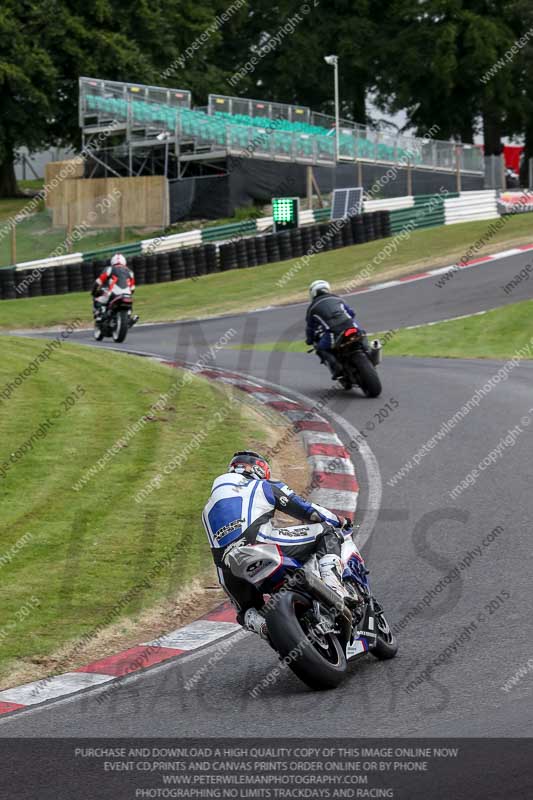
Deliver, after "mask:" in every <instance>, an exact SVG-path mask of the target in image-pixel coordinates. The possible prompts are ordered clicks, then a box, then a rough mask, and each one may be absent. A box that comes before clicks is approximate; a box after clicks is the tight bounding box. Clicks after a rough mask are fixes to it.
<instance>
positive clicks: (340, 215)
mask: <svg viewBox="0 0 533 800" xmlns="http://www.w3.org/2000/svg"><path fill="white" fill-rule="evenodd" d="M362 211H363V189H362V187H360V186H353V187H351V188H348V189H334V190H333V201H332V203H331V219H345V217H355V216H357V215H358V214H361V213H362Z"/></svg>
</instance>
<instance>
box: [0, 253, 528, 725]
mask: <svg viewBox="0 0 533 800" xmlns="http://www.w3.org/2000/svg"><path fill="white" fill-rule="evenodd" d="M530 258H531V256H530V255H528V254H527V253H524V254H522V255H520V256H516V257H509V258H507V259H502V260H498V261H494V262H489V263H487V264H483V265H480V266H479V267H473V268H471V269H468V270H465V271H464V272H461V273H458V274H456V275H454V277H453V278H452V280H450V281H449V283H448V284H447V285H446V286H445V287H443V288H438V287H437V286H436V285H435V283H436V280H437V279H436V278H429V279H426V280H421V281H416V282H413V283H411V284H407V285H406V286H404V287H395V288H392V289H384V290H380V291H375V292H368V293H365V294H359V295H358V296H357V297H354V298H353V303H352V305H354V306H355V308H356V310H357V312H358V316H359V318H360V321H361V323H362V324H363V325H364V326H365V327H367V328H368V329H370V330H384V329H389V328H395V327H399V326H404V325H414V324H418V323H424V322H428V321H433V320H439V319H445V318H448V317H453V316H458V315H461V314H467V313H473V312H477V311H482V310H486V309H489V308H495V307H497V306H501V305H504V304H506V303H510V302H517V301H518V300H521V299H525V298H529V297H532V296H533V281H524V282H522V283H521V284H520V286H519V287H518V288H517V289H515V290H514V291H513V292H512V293H511V294H510V295H506V294H505V292H504V291H503V289H502V286H504V285H505V284H506V283H507V282H508V281H509V280H511V278H513V277H514V276H515V275H516V274H517V273H518V272H519V271H520V269H521V268H522V267H523V266H525V265H526V264H527V263H529V260H530ZM141 291H142V289H141ZM89 308H90V303H89V301H88V311H89ZM304 308H305V307H304V306H287V307H282V308H278V309H275V310H266V311H262V312H258V313H254V314H248V315H245V316H231V317H224V318H219V319H216V320H209V321H203V322H190V323H185V324H173V325H170V324H169V325H166V324H165V325H155V326H144V327H140V328H138V329H136V330H134V331H133V332H132V333H131V335H130V337H129V339H128V341H127V344H126V346H124V347H123V348H122V349H131V350H133V351H144V352H146V353H152V354H157V355H160V356H163V357H165V358H175V357H179V358H185V359H187V360H190V361H193V360H195V358H198V357H199V356H200V355H202V354H203V353H205V351H206V348H208V347H209V346H211V345H212V344H213V343H215V342H216V341H218V340H219V339H220V337H221V336H223V335H224V334H225V333H226V332H227V331H228V330H229V329H230V328H233V329H234V330H235V331H236V334H235V335H234V339H233V341H234V342H235V343H237V342H238V341H254V340H255V341H275V340H277V339H297V338H301V331H302V324H303V322H302V317H303V313H304ZM73 338H76V339H77V340H80V341H82V342H89V341H90V335H89V334H88V333H82V334H79V335H77V336H76V337H73ZM98 346H100V347H102V346H103V347H105V346H106V345H105V344H104V345H98ZM208 363H209V362H208ZM212 363H216V365H217V366H218V367H225V368H229V369H236V370H238V371H240V372H245V373H248V374H250V375H251V376H256V377H257V378H260V379H263V380H266V381H269V382H271V383H274V384H278V385H281V386H283V387H286V390H288V391H289V392H290V390H291V389H292V390H294V391H296V392H299V393H301V394H303V395H305V396H306V397H307V398H309V399H310V401H311V403H312V402H313V401H314V400H316V399H317V398H318V397H319V396H320V394H321V392H323V391H324V389H325V388H327V387H328V385H329V383H330V381H329V376H328V373H327V371H326V370H325V368H323V367H321V366H320V365H319V363H318V361H317V359H316V358H315V357H314V356H311V355H306V354H303V353H301V354H300V353H295V354H287V353H283V354H274V355H273V354H271V353H267V352H252V351H238V350H229V349H226V350H221V351H219V352H218V353H217V358H216V362H212ZM500 367H501V362H490V361H476V360H471V361H457V360H446V359H392V358H391V359H386V360H385V363H384V364H383V365H382V367H381V376H382V380H383V384H384V391H383V394H382V396H381V397H380V398H378V399H376V400H368V399H365V398H363V397H362V396H360V395H358V394H357V393H356V392H352V393H350V394H349V395H348V394H343V393H342V392H341V390H339V393H338V396H336V397H335V398H334V399H333V400H332V401H331V403H330V404H329V407H328V409H326V411H325V413H326V415H327V414H328V413H329V412H330V411H331V412H333V414H334V415H336V416H335V417H334V418H333V422H334V423H335V424H337V423H339V417H341V418H343V419H344V420H346V422H347V423H348V424H349V425H351V426H354V427H355V428H357V429H358V430H360V431H365V432H367V433H368V438H367V441H368V443H369V445H370V447H371V449H372V451H373V453H374V454H375V456H376V458H377V461H378V463H379V467H380V472H381V482H382V498H381V507H380V509H379V514H378V517H377V522H376V524H375V525H374V527H373V530H372V531H371V535H370V537H369V538H368V541H367V543H366V545H365V548H364V554H365V557H366V559H367V563H368V565H369V567H370V569H371V578H372V579H373V588H374V592H375V594H376V595H377V597H378V598H379V599H380V600H381V602H382V603H383V605H384V607H385V610H386V612H387V613H388V617H389V620H390V622H391V624H393V625H394V624H396V625H397V624H400V623H402V622H403V623H405V624H403V626H402V630H401V631H400V632H399V633H398V639H399V644H400V651H399V653H398V656H397V658H396V659H394V660H392V661H388V662H378V661H376V660H375V659H374V658H373V657H372V656H366V657H365V658H363V659H361V660H359V661H357V662H355V663H354V664H353V665H352V667H351V668H350V675H349V678H348V679H347V680H346V681H345V683H344V684H343V685H342V686H341V687H340V688H339V689H337V690H335V691H332V692H327V693H320V694H312V693H311V692H310V691H308V690H307V689H306V688H305V687H304V686H303V684H301V683H300V682H299V681H298V680H297V679H296V677H294V676H293V675H292V673H290V672H289V671H285V673H284V675H283V676H282V677H281V679H279V680H278V681H277V682H276V683H274V684H273V685H271V686H269V687H268V688H267V689H265V690H264V691H263V692H262V693H260V694H259V695H258V696H257V697H255V698H254V697H252V696H251V695H250V692H251V691H252V690H253V689H254V687H255V686H256V685H257V684H258V683H260V682H261V681H262V679H263V678H264V676H265V675H266V674H267V673H268V672H269V671H270V670H271V669H272V668H273V667H275V666H276V665H277V663H278V662H277V658H276V656H275V654H274V653H273V652H272V651H271V650H270V648H269V647H268V646H267V645H266V644H264V643H262V642H260V641H259V640H258V639H257V638H256V637H254V636H253V635H251V634H250V635H248V636H247V637H245V638H244V639H240V640H239V641H238V642H237V643H236V644H235V646H234V647H232V648H230V649H229V650H228V652H227V653H226V655H225V656H224V657H223V658H222V659H221V660H219V661H217V662H215V663H214V664H210V665H209V666H208V669H206V670H205V671H203V673H202V675H201V677H200V679H199V680H198V681H197V683H196V684H195V686H194V687H193V688H192V689H191V690H190V691H187V690H186V689H185V688H184V684H185V682H186V681H187V680H189V679H190V678H191V677H192V676H194V675H195V674H196V673H197V671H198V670H199V669H201V668H202V667H203V666H205V665H206V664H208V662H209V659H210V657H211V656H212V654H213V649H211V650H210V649H209V648H208V649H205V650H202V651H200V652H199V653H197V654H195V655H193V656H191V657H186V658H182V659H180V661H179V664H176V663H168V664H166V665H162V666H159V667H156V668H153V669H151V670H149V671H148V672H146V673H144V674H143V673H141V674H139V675H137V676H136V677H133V676H132V677H131V678H128V679H126V680H125V681H124V683H123V684H122V686H121V688H120V689H119V690H117V691H116V692H114V693H113V697H112V698H111V699H109V700H106V701H105V702H103V703H101V704H98V703H97V702H96V697H97V695H98V690H91V691H89V692H87V693H85V694H81V695H78V696H75V697H73V698H71V699H68V698H67V699H65V700H62V701H59V702H57V703H51V704H48V705H44V706H42V707H39V708H35V709H33V710H30V711H23V712H21V713H19V714H15V715H13V716H10V717H6V718H5V719H4V720H2V721H0V735H1V736H98V737H103V736H167V737H171V736H196V735H198V736H215V737H219V736H222V737H223V736H229V735H238V736H246V737H248V736H272V735H273V733H275V735H276V736H280V737H281V736H309V735H311V736H313V735H314V736H356V735H357V736H491V737H498V736H527V735H531V730H532V729H533V702H532V700H533V673H531V671H530V672H529V673H528V674H527V675H526V676H525V677H523V678H522V679H521V680H520V682H519V683H518V684H517V685H516V686H515V687H514V688H511V689H510V690H509V691H504V690H503V689H502V686H503V685H504V683H505V682H506V681H507V680H508V679H509V678H510V677H511V676H512V675H514V674H515V673H516V671H517V670H518V669H519V668H520V667H522V666H524V665H525V664H527V662H528V659H530V658H531V657H532V655H533V652H532V650H531V644H530V636H529V633H530V630H531V623H530V618H531V611H532V605H533V603H532V594H533V593H532V590H531V574H532V572H533V556H532V547H531V522H530V520H531V519H532V517H533V493H532V492H531V478H532V467H531V451H532V437H531V428H530V427H529V422H531V424H532V425H533V392H532V391H531V385H532V380H533V363H531V362H529V363H525V364H522V365H520V366H519V367H516V368H515V369H513V370H512V371H511V372H510V374H509V375H508V378H507V380H505V381H502V382H500V383H499V384H498V385H496V386H495V388H493V389H492V390H491V391H490V393H488V394H487V395H486V396H485V397H483V398H482V399H481V402H480V404H479V407H478V408H474V409H473V410H472V411H471V412H470V414H469V415H468V416H467V417H466V419H464V420H463V421H461V422H459V423H458V424H457V425H456V426H455V427H454V429H453V430H451V432H450V433H448V434H447V435H446V436H445V437H444V438H443V439H442V441H439V442H438V443H437V445H436V446H435V448H434V449H432V450H430V451H429V452H428V453H427V454H426V455H424V456H423V457H422V458H419V459H418V460H419V463H418V465H416V464H415V465H414V466H413V468H412V470H411V471H410V472H409V473H408V474H407V475H405V477H403V479H401V480H399V481H398V482H397V483H396V484H395V485H394V484H393V482H392V481H391V479H392V477H393V476H394V475H395V473H396V472H397V470H399V469H400V468H401V467H402V466H403V465H404V464H405V463H406V462H407V461H408V460H409V459H410V458H412V456H413V455H414V454H415V453H417V451H418V450H419V448H420V447H421V446H422V445H423V444H424V443H425V442H426V441H427V440H428V439H430V438H431V437H432V436H433V435H434V434H435V433H436V432H437V431H438V430H439V428H440V426H441V424H442V423H443V422H445V421H446V420H448V419H449V418H451V417H452V416H453V415H454V413H455V412H456V411H457V410H458V409H459V408H461V406H463V405H464V404H465V403H466V402H467V400H468V399H469V398H471V397H472V395H473V394H474V393H475V392H476V390H477V389H479V387H482V386H483V385H484V384H485V383H486V382H487V381H488V380H489V379H490V378H491V377H492V376H493V375H494V374H495V373H496V372H497V371H498V370H499V369H500ZM391 397H392V398H395V400H397V401H398V407H397V408H396V409H395V410H393V411H392V412H390V413H389V415H388V417H387V418H384V419H383V421H381V422H379V418H380V416H383V414H382V415H379V413H378V412H379V410H380V409H382V408H384V406H385V405H386V403H387V402H388V401H389V399H390V398H391ZM374 415H376V416H374ZM372 425H373V428H372ZM515 426H519V428H520V432H519V433H516V435H515V436H514V437H513V444H512V445H510V444H509V446H505V448H504V449H503V450H502V451H501V457H500V456H499V457H498V458H497V459H496V460H495V463H494V464H491V465H490V466H488V467H487V468H486V469H485V470H483V471H482V472H481V474H480V476H479V478H478V479H477V481H476V482H475V484H474V485H473V486H470V487H469V488H468V489H466V490H465V491H464V492H463V493H462V494H461V495H460V496H459V497H458V498H457V499H452V498H450V496H449V492H450V491H451V490H452V489H453V488H454V487H455V486H456V485H457V484H458V483H459V482H460V481H461V480H462V479H463V478H464V477H465V476H466V475H467V473H469V472H470V471H471V470H472V469H473V468H475V467H476V466H477V464H478V462H481V461H482V460H483V459H484V458H485V457H486V456H487V454H488V453H489V452H490V451H491V450H493V448H496V447H497V445H498V443H499V442H500V441H501V440H502V438H503V437H506V435H507V433H508V431H509V429H513V428H515V431H517V429H516V427H515ZM337 428H338V432H339V435H340V436H341V438H342V439H343V441H344V442H345V443H348V438H347V437H348V436H349V434H348V433H347V429H346V427H345V425H344V423H343V424H341V425H339V424H337ZM371 428H372V429H371ZM352 455H353V458H354V462H355V465H356V469H357V474H358V476H359V479H360V482H361V494H360V504H359V512H358V520H357V521H358V522H359V523H360V524H362V523H364V519H365V517H368V514H369V510H368V509H367V508H366V506H367V504H368V502H367V498H368V487H367V486H366V485H365V484H366V477H365V467H364V464H363V463H362V462H361V460H360V458H359V455H358V452H357V449H354V450H352ZM389 481H391V483H389ZM391 484H392V485H391ZM178 488H179V487H178ZM373 511H374V512H375V511H376V509H373ZM487 537H489V539H490V541H489V539H487ZM469 552H470V556H468V553H469ZM465 556H466V558H467V561H470V563H469V564H468V565H466V566H465V563H466V562H465V561H464V559H465ZM459 564H463V568H460V567H459V566H458V565H459ZM454 576H455V577H454ZM439 582H440V583H439ZM438 585H440V589H437V588H436V587H437V586H438ZM424 597H425V598H426V600H427V603H426V605H424V608H423V610H422V611H421V612H420V613H418V614H417V615H414V616H413V618H411V619H409V620H406V615H407V613H408V612H409V610H410V609H412V608H413V606H416V605H417V604H419V603H421V602H422V601H423V598H424ZM498 597H499V599H497V598H498ZM446 648H448V653H450V655H449V656H448V657H447V658H445V659H444V658H443V657H442V658H441V663H440V664H439V665H438V666H436V667H435V668H434V670H433V671H432V672H431V673H430V674H429V677H428V678H427V680H424V681H422V682H420V684H419V685H416V686H415V687H414V688H411V689H407V685H408V684H409V683H410V682H411V681H414V680H415V679H416V676H417V675H418V674H419V673H420V672H421V671H422V670H424V669H425V667H426V666H428V665H429V664H431V663H432V661H433V659H438V658H439V655H440V654H441V653H443V652H444V650H445V649H446Z"/></svg>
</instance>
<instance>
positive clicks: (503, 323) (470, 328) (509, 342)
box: [235, 300, 533, 359]
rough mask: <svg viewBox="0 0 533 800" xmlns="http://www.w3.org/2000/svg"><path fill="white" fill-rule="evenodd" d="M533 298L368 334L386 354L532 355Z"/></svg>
mask: <svg viewBox="0 0 533 800" xmlns="http://www.w3.org/2000/svg"><path fill="white" fill-rule="evenodd" d="M532 318H533V300H524V301H523V302H521V303H516V304H513V305H509V306H503V307H502V308H496V309H494V310H493V311H487V312H486V313H484V314H474V315H472V316H469V317H465V318H464V319H456V320H451V321H449V322H437V323H434V324H431V325H422V326H420V327H419V328H412V329H410V330H407V329H405V328H404V329H399V330H397V331H390V332H388V333H377V334H369V335H370V336H371V337H372V336H378V337H383V338H384V342H385V343H384V348H383V352H384V354H385V355H386V356H419V357H426V358H430V357H431V358H502V359H503V358H506V359H507V358H512V357H513V356H516V354H517V352H518V351H520V350H521V349H523V351H524V352H523V353H522V354H521V355H518V356H516V357H517V358H519V357H522V358H533V347H531V348H530V349H528V347H529V345H530V342H531V340H532V338H533V324H532V322H531V320H532ZM235 348H236V349H242V350H266V351H279V352H284V353H305V352H306V351H307V349H308V346H307V345H306V344H305V342H301V341H297V342H285V341H280V342H268V343H267V342H262V343H261V344H256V345H235Z"/></svg>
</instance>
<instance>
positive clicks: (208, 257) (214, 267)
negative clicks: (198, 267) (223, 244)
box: [204, 244, 219, 275]
mask: <svg viewBox="0 0 533 800" xmlns="http://www.w3.org/2000/svg"><path fill="white" fill-rule="evenodd" d="M204 253H205V264H206V269H207V274H208V275H211V274H212V273H213V272H218V271H219V266H218V255H217V246H216V244H206V245H204Z"/></svg>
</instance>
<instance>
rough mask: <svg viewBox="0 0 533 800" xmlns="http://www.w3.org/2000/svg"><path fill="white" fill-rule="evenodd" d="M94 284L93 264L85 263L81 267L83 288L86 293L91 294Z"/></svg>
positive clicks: (90, 262)
mask: <svg viewBox="0 0 533 800" xmlns="http://www.w3.org/2000/svg"><path fill="white" fill-rule="evenodd" d="M93 284H94V271H93V262H92V261H84V262H83V264H82V265H81V288H82V290H83V291H85V292H90V291H91V289H92V288H93Z"/></svg>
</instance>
